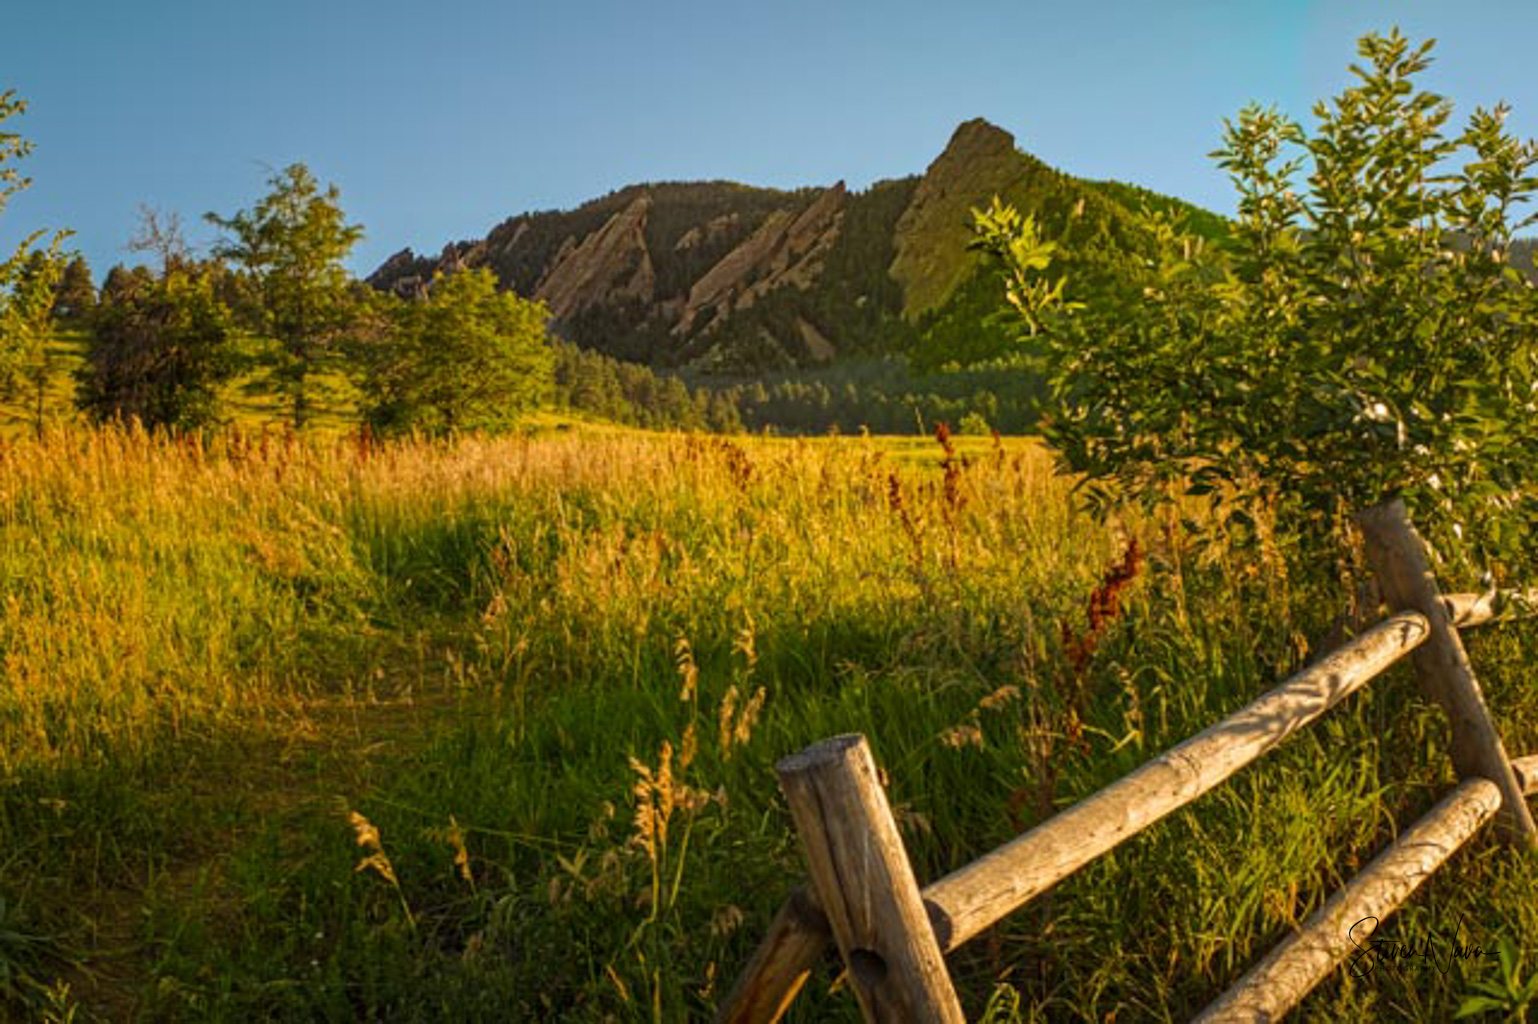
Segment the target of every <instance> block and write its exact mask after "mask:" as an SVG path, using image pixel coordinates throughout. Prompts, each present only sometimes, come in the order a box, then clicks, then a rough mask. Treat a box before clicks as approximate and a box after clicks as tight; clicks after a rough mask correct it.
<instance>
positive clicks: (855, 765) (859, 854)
mask: <svg viewBox="0 0 1538 1024" xmlns="http://www.w3.org/2000/svg"><path fill="white" fill-rule="evenodd" d="M775 770H776V771H777V772H778V774H779V776H780V788H781V789H783V790H784V791H785V799H786V802H787V803H788V804H789V805H790V813H791V817H793V818H794V819H795V822H796V831H797V832H799V833H800V835H801V844H802V847H803V849H804V850H805V851H806V861H807V866H808V867H809V868H810V869H811V875H812V884H813V886H814V887H815V888H816V891H817V896H818V901H819V902H820V903H821V905H822V909H823V913H825V914H826V915H827V917H828V923H829V924H830V925H831V926H832V928H833V937H834V940H835V941H837V943H838V949H839V952H840V953H841V954H842V955H843V958H844V963H845V964H846V965H847V966H848V968H849V983H850V987H851V988H853V989H854V993H855V996H856V998H858V999H859V1002H860V1009H861V1011H862V1012H863V1013H864V1015H865V1019H866V1020H867V1021H881V1022H892V1024H910V1022H911V1024H928V1022H936V1024H963V1022H964V1021H965V1019H966V1018H965V1017H963V1016H962V1013H961V1003H960V1002H959V1001H958V1000H957V998H956V990H955V988H954V987H953V986H952V985H951V978H950V974H949V972H947V970H946V968H945V959H944V957H943V956H942V955H941V953H940V946H939V943H938V942H936V941H935V934H934V930H933V928H931V926H930V923H929V917H928V915H927V914H926V913H925V911H924V902H923V899H922V897H921V896H920V895H919V887H918V882H917V881H916V880H915V878H914V876H913V867H912V865H911V864H909V862H908V854H907V851H906V850H904V848H903V843H902V837H901V836H900V835H899V834H898V831H897V822H896V821H895V820H894V819H893V818H892V809H891V807H889V806H888V804H887V799H886V794H885V793H884V792H883V791H882V789H881V783H880V780H879V779H878V778H877V776H876V762H875V761H874V759H872V757H871V753H870V746H869V745H868V744H867V743H866V742H865V737H863V736H858V735H849V736H837V737H834V738H833V739H831V740H824V741H823V742H821V743H818V744H815V745H814V746H811V747H808V748H807V749H806V750H803V751H802V752H801V753H799V754H794V755H792V756H790V757H787V758H785V759H784V760H782V761H781V762H780V763H779V764H777V765H776V766H775Z"/></svg>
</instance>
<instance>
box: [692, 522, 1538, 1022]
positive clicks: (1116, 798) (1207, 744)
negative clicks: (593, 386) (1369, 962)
mask: <svg viewBox="0 0 1538 1024" xmlns="http://www.w3.org/2000/svg"><path fill="white" fill-rule="evenodd" d="M1361 523H1362V527H1363V532H1364V534H1365V535H1366V537H1367V540H1368V553H1369V558H1370V559H1371V561H1372V562H1373V565H1374V570H1375V572H1376V574H1377V575H1378V577H1379V579H1380V581H1381V582H1382V583H1383V589H1384V592H1385V593H1386V594H1387V595H1388V597H1389V600H1390V602H1391V605H1392V606H1393V607H1394V608H1396V609H1397V610H1396V611H1395V612H1394V614H1391V615H1390V616H1389V617H1388V618H1386V619H1385V620H1384V621H1382V622H1380V623H1379V624H1378V625H1376V626H1374V627H1373V628H1371V629H1369V630H1368V631H1366V632H1365V633H1363V634H1362V635H1361V636H1359V637H1357V638H1356V639H1354V640H1352V641H1351V642H1350V643H1348V644H1346V645H1344V646H1342V647H1341V648H1339V649H1338V650H1336V651H1334V652H1333V653H1331V654H1329V655H1327V656H1326V657H1324V658H1322V659H1320V660H1319V661H1318V662H1316V663H1314V664H1313V665H1310V666H1309V667H1307V668H1305V669H1303V670H1302V671H1301V672H1299V673H1297V674H1296V675H1294V676H1292V677H1291V678H1290V679H1288V680H1286V681H1285V682H1283V683H1282V684H1280V685H1279V686H1277V687H1276V688H1275V689H1272V690H1270V691H1269V692H1267V693H1266V694H1264V695H1263V696H1261V697H1260V698H1258V699H1257V700H1255V701H1253V702H1251V703H1250V704H1249V705H1247V706H1246V707H1244V708H1242V709H1240V710H1239V711H1236V712H1234V713H1233V714H1231V715H1229V716H1228V717H1226V718H1224V719H1223V720H1222V721H1220V722H1218V723H1217V724H1215V725H1213V726H1211V727H1209V728H1207V729H1205V730H1203V731H1202V732H1200V733H1198V734H1197V735H1195V736H1192V737H1191V738H1190V739H1187V740H1186V741H1184V742H1183V743H1180V744H1178V745H1176V746H1175V747H1172V748H1170V749H1169V750H1167V751H1165V752H1164V753H1163V754H1161V755H1159V756H1158V757H1155V758H1154V759H1153V760H1151V761H1149V762H1147V763H1145V764H1144V765H1143V766H1141V767H1140V768H1138V769H1136V770H1134V771H1133V772H1131V773H1130V774H1128V775H1126V776H1124V777H1122V778H1121V779H1119V780H1117V781H1116V782H1113V783H1112V784H1110V785H1109V786H1107V787H1105V788H1104V789H1102V790H1100V791H1099V792H1097V793H1095V794H1093V795H1091V796H1089V797H1086V798H1085V799H1083V800H1081V801H1079V802H1078V803H1076V804H1074V805H1073V806H1071V807H1069V808H1066V809H1065V810H1062V811H1060V812H1058V813H1057V814H1056V815H1054V816H1053V817H1051V818H1049V819H1047V820H1046V821H1044V822H1042V823H1041V824H1039V825H1037V826H1036V827H1035V828H1032V829H1030V830H1029V831H1027V832H1025V833H1023V834H1022V835H1020V836H1018V837H1017V838H1015V839H1013V840H1011V841H1010V842H1008V843H1006V844H1004V845H1003V846H1001V847H999V848H998V849H996V850H994V851H993V852H991V853H988V854H985V855H983V856H982V857H980V858H978V859H977V860H975V861H973V862H972V863H970V864H968V865H966V866H965V867H962V868H959V869H958V870H956V871H953V872H952V873H950V874H949V875H946V876H945V877H944V878H941V879H938V880H936V881H934V882H931V883H930V884H929V885H927V886H924V887H923V888H922V889H919V888H918V886H917V883H916V882H915V881H914V879H913V875H912V871H911V868H909V867H908V864H907V857H906V853H905V852H904V851H903V848H902V844H901V839H900V838H899V837H898V836H897V835H896V831H895V827H893V826H892V825H891V811H890V808H888V807H887V804H886V797H885V794H884V793H883V792H882V790H881V789H880V787H879V786H878V785H875V784H874V782H873V781H872V780H873V779H874V777H875V776H874V767H873V766H874V762H873V761H872V760H871V755H870V751H869V747H868V745H867V744H866V741H865V739H864V737H862V736H840V737H836V738H834V739H831V740H826V741H823V742H822V743H819V744H815V745H814V746H812V747H810V748H808V749H807V750H805V751H803V752H801V753H800V754H797V755H794V756H793V757H790V758H786V759H785V760H784V761H782V762H781V763H780V765H779V766H778V771H779V774H780V778H781V785H782V788H783V789H784V790H785V793H786V796H787V799H788V801H789V803H790V807H791V812H792V816H793V817H794V818H795V820H796V825H797V829H798V831H799V832H800V834H801V837H802V842H803V848H804V849H805V851H806V853H807V858H808V863H809V864H810V866H811V868H812V884H811V885H810V886H809V887H803V888H800V889H797V890H795V891H794V892H793V893H792V894H791V896H790V898H789V899H788V900H787V901H786V903H785V904H784V906H783V907H781V909H780V911H779V913H778V914H777V915H776V916H775V918H774V920H773V922H772V923H771V924H770V926H769V931H768V934H767V935H766V936H765V937H764V939H763V941H762V942H761V943H760V945H759V947H758V950H757V952H756V953H755V954H754V956H753V958H752V959H751V960H750V961H749V963H748V964H747V965H746V967H745V968H744V969H743V971H742V973H741V974H740V975H739V976H738V978H737V981H736V984H735V985H734V986H733V987H732V989H731V991H730V992H729V993H728V994H727V996H726V998H725V999H724V1000H723V1001H722V1002H721V1003H720V1005H719V1007H718V1010H717V1015H716V1020H717V1022H718V1024H770V1022H774V1021H778V1020H780V1019H781V1017H783V1015H784V1014H785V1013H786V1011H787V1010H788V1009H789V1008H790V1006H791V1004H792V1002H793V1001H794V1000H795V997H796V995H797V994H798V993H799V992H800V990H801V988H802V986H803V985H804V984H805V983H806V980H807V979H808V978H809V977H810V975H811V972H812V970H813V968H814V967H815V966H816V965H817V963H818V961H819V959H820V958H821V957H822V955H823V954H824V952H825V951H826V950H827V949H828V948H829V945H830V943H832V944H836V945H837V946H838V948H839V952H840V955H841V957H842V959H843V961H844V963H845V966H846V967H847V968H848V972H849V977H850V980H851V988H853V990H854V992H855V995H856V997H857V999H858V1000H859V1002H860V1005H861V1009H862V1012H863V1013H864V1015H865V1019H866V1020H869V1021H878V1020H879V1021H927V1020H948V1021H950V1020H960V1019H961V1018H960V1016H959V1014H960V1011H959V1009H957V1004H956V1002H955V999H956V996H955V992H954V991H953V989H952V987H951V983H950V978H949V976H948V975H947V973H946V971H945V968H944V963H943V960H941V959H939V958H940V957H941V956H942V955H943V954H945V953H949V952H951V951H952V950H955V949H956V948H957V947H959V946H960V945H961V944H962V943H964V942H966V941H967V940H968V939H970V938H973V937H974V936H976V935H977V934H979V933H980V932H982V931H984V930H985V929H987V928H989V927H990V926H991V925H993V924H995V923H996V922H998V921H999V920H1000V919H1002V918H1003V917H1005V916H1007V915H1008V914H1011V913H1013V912H1014V911H1016V910H1018V909H1019V908H1020V907H1022V906H1024V905H1025V904H1026V903H1028V902H1029V901H1030V900H1031V899H1033V898H1034V897H1036V896H1038V895H1040V894H1041V893H1043V892H1045V891H1046V890H1048V889H1050V888H1051V887H1052V886H1054V885H1056V884H1057V883H1058V882H1060V881H1062V880H1063V879H1064V878H1066V877H1068V876H1069V875H1071V874H1073V873H1074V872H1075V871H1077V870H1078V869H1079V868H1081V867H1083V866H1084V865H1085V864H1088V863H1089V862H1090V861H1092V860H1094V859H1095V858H1097V857H1099V856H1100V855H1101V854H1104V853H1106V852H1108V851H1109V850H1111V849H1114V848H1115V847H1116V846H1117V845H1119V844H1120V843H1122V842H1124V841H1125V840H1127V839H1129V838H1131V837H1132V836H1134V835H1136V834H1137V833H1139V832H1141V831H1142V830H1144V829H1146V828H1148V827H1149V826H1150V825H1152V824H1154V823H1155V822H1157V821H1159V820H1160V819H1162V818H1164V817H1165V816H1167V815H1169V814H1171V813H1173V812H1174V811H1176V810H1179V809H1180V808H1182V807H1184V806H1186V805H1187V804H1189V803H1191V802H1192V801H1193V800H1195V799H1197V798H1198V797H1200V796H1201V795H1203V794H1204V793H1207V792H1208V791H1210V790H1211V789H1212V788H1214V787H1215V786H1217V785H1219V784H1221V783H1222V782H1223V781H1224V780H1226V779H1228V778H1229V777H1230V776H1232V775H1233V774H1234V773H1235V772H1237V771H1239V770H1240V769H1242V768H1244V767H1245V766H1246V765H1249V764H1251V763H1252V762H1254V761H1255V760H1256V759H1258V758H1260V757H1261V756H1263V755H1264V754H1266V753H1267V752H1269V751H1270V750H1272V749H1274V748H1275V747H1276V746H1278V745H1279V744H1281V743H1282V742H1283V741H1284V740H1286V739H1287V738H1288V737H1289V736H1291V735H1293V734H1294V733H1295V732H1297V731H1298V730H1299V729H1301V728H1303V727H1305V726H1307V725H1309V724H1311V723H1312V722H1314V721H1316V720H1318V719H1319V718H1320V717H1321V716H1322V715H1324V714H1325V713H1326V712H1328V711H1329V710H1330V709H1331V708H1333V707H1334V706H1336V705H1337V704H1339V703H1340V702H1341V701H1342V700H1344V699H1345V698H1347V697H1348V696H1350V695H1351V694H1353V693H1355V692H1356V691H1357V690H1359V689H1361V688H1362V687H1363V686H1365V685H1366V684H1367V683H1368V682H1369V681H1371V680H1372V679H1373V678H1375V677H1376V676H1378V675H1380V674H1381V673H1382V672H1383V671H1384V670H1385V669H1387V668H1388V667H1389V666H1390V665H1392V664H1394V663H1395V662H1397V661H1399V660H1400V659H1401V658H1404V657H1405V656H1407V655H1412V657H1413V659H1414V661H1415V668H1416V677H1417V682H1418V684H1419V685H1420V687H1421V690H1422V692H1423V693H1425V694H1427V695H1428V696H1429V697H1431V698H1433V699H1435V700H1437V701H1438V702H1439V703H1440V704H1441V705H1442V706H1443V708H1444V709H1445V710H1446V711H1447V713H1448V718H1449V721H1450V722H1451V724H1452V731H1453V762H1454V767H1455V768H1456V769H1457V772H1458V775H1459V779H1460V781H1459V785H1458V786H1457V787H1456V788H1455V789H1454V790H1453V791H1452V792H1451V793H1449V794H1448V795H1447V796H1446V797H1445V798H1444V799H1443V800H1442V801H1441V802H1440V803H1438V804H1437V805H1436V806H1435V807H1434V808H1432V810H1430V811H1429V812H1427V814H1426V815H1425V816H1424V817H1422V818H1421V819H1420V820H1419V821H1418V822H1416V823H1415V824H1414V825H1413V826H1411V827H1410V828H1409V829H1407V830H1406V831H1405V832H1403V833H1402V834H1401V835H1400V836H1399V837H1398V839H1396V840H1395V841H1394V842H1393V843H1392V844H1390V846H1389V847H1388V848H1387V849H1386V850H1384V851H1383V852H1382V853H1380V854H1379V855H1378V857H1377V858H1376V859H1375V860H1374V861H1373V862H1372V863H1371V864H1369V865H1368V866H1367V867H1366V868H1364V869H1363V870H1362V871H1361V872H1360V873H1359V874H1358V875H1357V876H1356V877H1355V878H1353V879H1352V880H1351V882H1350V883H1348V884H1347V885H1346V887H1345V888H1343V889H1342V890H1341V891H1340V892H1338V893H1336V894H1335V895H1334V896H1333V897H1331V898H1330V900H1329V901H1328V902H1326V904H1325V905H1324V906H1323V907H1321V908H1320V909H1319V910H1318V911H1316V912H1315V913H1314V914H1313V915H1312V916H1311V917H1310V918H1309V919H1308V920H1307V921H1305V922H1303V924H1302V925H1301V926H1300V927H1299V930H1298V931H1296V932H1295V933H1293V934H1292V935H1290V936H1288V937H1287V938H1286V939H1285V940H1283V941H1282V942H1281V943H1280V944H1279V945H1278V946H1277V947H1276V948H1275V949H1274V950H1273V951H1272V952H1271V953H1270V954H1269V955H1267V956H1266V957H1265V958H1264V959H1262V960H1261V961H1260V962H1258V963H1257V964H1256V965H1255V966H1254V967H1252V968H1251V969H1250V971H1249V972H1248V973H1246V974H1245V975H1244V977H1243V978H1241V979H1240V980H1239V982H1238V983H1236V984H1235V985H1234V986H1233V987H1232V988H1231V989H1230V990H1229V991H1228V992H1227V993H1225V994H1224V995H1223V996H1222V997H1221V998H1219V999H1218V1000H1217V1001H1216V1002H1214V1003H1213V1004H1212V1005H1211V1006H1209V1007H1208V1008H1207V1009H1206V1010H1205V1011H1203V1013H1202V1014H1201V1016H1200V1017H1199V1018H1198V1020H1200V1021H1203V1022H1212V1021H1223V1022H1230V1021H1260V1020H1266V1021H1270V1020H1275V1019H1277V1018H1278V1017H1279V1016H1281V1015H1282V1014H1285V1013H1286V1012H1287V1011H1288V1010H1289V1009H1291V1008H1292V1007H1293V1006H1295V1005H1296V1004H1297V1003H1298V1002H1299V1001H1300V1000H1301V999H1302V998H1303V997H1304V996H1305V995H1307V994H1308V992H1309V991H1311V990H1312V989H1313V988H1314V986H1316V985H1317V984H1319V982H1320V981H1322V980H1323V979H1324V978H1325V977H1327V976H1328V975H1329V973H1330V972H1331V971H1332V970H1333V969H1334V968H1335V966H1336V965H1337V964H1338V963H1339V962H1340V961H1341V960H1342V959H1344V958H1345V957H1346V956H1348V955H1349V953H1350V952H1351V950H1352V949H1353V948H1355V947H1354V946H1353V945H1352V944H1351V937H1350V936H1349V935H1348V931H1349V928H1348V927H1347V925H1349V923H1350V922H1355V921H1359V920H1361V919H1363V918H1367V917H1376V918H1379V919H1381V918H1383V917H1385V916H1387V915H1388V914H1389V913H1392V912H1393V910H1394V909H1395V908H1397V907H1398V906H1400V905H1401V904H1402V903H1403V902H1404V901H1405V899H1407V898H1408V897H1409V895H1410V894H1411V893H1412V892H1413V891H1414V890H1415V889H1416V888H1417V887H1418V886H1419V885H1420V883H1421V882H1422V881H1424V880H1425V879H1426V878H1427V877H1429V876H1430V874H1431V873H1432V872H1433V871H1435V870H1436V869H1437V868H1438V867H1440V866H1441V865H1442V864H1443V863H1445V862H1446V860H1447V859H1448V858H1449V857H1450V856H1451V855H1452V854H1453V853H1454V852H1455V851H1456V850H1457V849H1458V848H1459V847H1460V846H1462V845H1463V844H1464V843H1465V842H1467V841H1468V840H1469V839H1470V838H1471V837H1473V836H1474V835H1475V834H1477V833H1478V831H1479V830H1480V828H1481V826H1482V825H1484V824H1485V823H1486V822H1487V821H1490V820H1492V819H1494V820H1496V821H1497V822H1498V823H1499V825H1500V834H1501V836H1502V837H1503V838H1504V839H1505V840H1506V841H1508V842H1510V843H1512V844H1513V845H1516V846H1519V847H1530V846H1531V845H1533V843H1534V839H1535V830H1534V826H1533V819H1532V817H1531V815H1530V813H1529V811H1528V808H1527V805H1526V802H1525V800H1523V799H1522V798H1521V797H1520V796H1518V795H1517V794H1527V795H1532V794H1535V793H1538V755H1533V756H1529V757H1524V758H1517V759H1515V760H1511V759H1508V758H1507V757H1506V754H1505V751H1504V748H1503V747H1502V746H1501V741H1500V737H1499V735H1498V734H1497V732H1496V729H1495V725H1494V722H1493V720H1492V719H1491V717H1490V714H1489V711H1488V709H1487V708H1486V706H1485V703H1484V698H1483V696H1482V694H1481V693H1480V690H1479V684H1478V682H1477V680H1476V679H1475V678H1474V675H1473V671H1472V669H1471V668H1470V667H1469V664H1468V658H1467V655H1465V654H1464V653H1463V647H1462V643H1461V641H1460V640H1459V638H1458V633H1457V631H1458V630H1459V629H1465V628H1469V627H1473V626H1478V625H1482V624H1484V623H1487V622H1490V621H1492V620H1495V619H1497V618H1498V617H1499V616H1500V615H1501V613H1502V612H1503V611H1504V610H1505V608H1507V607H1509V606H1515V607H1517V608H1519V609H1521V608H1524V607H1527V608H1531V607H1532V606H1535V605H1538V591H1533V592H1529V593H1526V594H1523V595H1518V596H1517V597H1516V598H1515V600H1511V599H1509V598H1502V597H1498V596H1497V595H1494V594H1483V595H1480V594H1449V595H1442V594H1439V593H1438V592H1437V590H1436V584H1435V580H1434V579H1433V578H1432V577H1431V572H1430V569H1429V568H1428V566H1427V563H1426V560H1425V556H1424V553H1423V546H1422V542H1421V540H1420V538H1419V537H1418V536H1417V535H1416V534H1415V531H1414V527H1413V526H1412V525H1411V524H1410V522H1409V519H1408V517H1407V516H1406V515H1405V514H1404V508H1403V506H1402V505H1400V504H1399V503H1398V502H1393V503H1390V504H1387V505H1384V506H1379V507H1378V508H1377V509H1374V510H1372V511H1370V512H1369V513H1367V514H1364V515H1363V516H1362V517H1361ZM1514 804H1515V805H1516V806H1513V805H1514ZM825 907H828V908H832V909H831V911H829V910H824V908H825ZM918 908H921V910H922V912H918ZM1342 922H1345V924H1343V923H1342ZM1357 939H1358V940H1359V941H1360V940H1361V936H1357Z"/></svg>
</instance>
